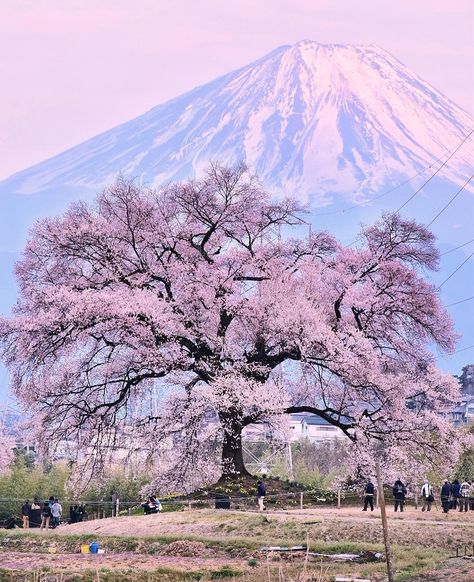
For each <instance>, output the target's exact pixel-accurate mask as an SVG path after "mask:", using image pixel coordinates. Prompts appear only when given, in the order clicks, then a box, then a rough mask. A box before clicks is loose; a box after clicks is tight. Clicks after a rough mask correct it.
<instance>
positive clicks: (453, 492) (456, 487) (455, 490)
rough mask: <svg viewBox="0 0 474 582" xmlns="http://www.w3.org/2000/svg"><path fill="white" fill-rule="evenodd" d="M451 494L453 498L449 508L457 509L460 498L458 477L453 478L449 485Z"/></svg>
mask: <svg viewBox="0 0 474 582" xmlns="http://www.w3.org/2000/svg"><path fill="white" fill-rule="evenodd" d="M451 495H452V498H453V499H452V503H451V506H450V508H451V509H457V508H458V505H459V504H460V499H461V483H459V481H458V479H454V481H453V484H452V485H451Z"/></svg>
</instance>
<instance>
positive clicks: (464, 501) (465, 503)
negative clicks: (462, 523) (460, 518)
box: [459, 481, 471, 512]
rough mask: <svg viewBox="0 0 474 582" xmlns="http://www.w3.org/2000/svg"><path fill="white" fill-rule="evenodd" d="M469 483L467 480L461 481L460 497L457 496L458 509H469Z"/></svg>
mask: <svg viewBox="0 0 474 582" xmlns="http://www.w3.org/2000/svg"><path fill="white" fill-rule="evenodd" d="M470 491H471V485H470V483H469V482H468V481H464V482H463V483H461V489H460V495H461V496H460V497H459V511H461V512H462V511H468V509H469V495H470Z"/></svg>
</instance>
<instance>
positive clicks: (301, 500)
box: [300, 491, 303, 509]
mask: <svg viewBox="0 0 474 582" xmlns="http://www.w3.org/2000/svg"><path fill="white" fill-rule="evenodd" d="M300 509H303V491H300Z"/></svg>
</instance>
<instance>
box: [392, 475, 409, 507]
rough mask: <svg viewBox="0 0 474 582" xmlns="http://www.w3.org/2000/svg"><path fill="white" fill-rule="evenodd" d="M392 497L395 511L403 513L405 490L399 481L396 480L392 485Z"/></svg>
mask: <svg viewBox="0 0 474 582" xmlns="http://www.w3.org/2000/svg"><path fill="white" fill-rule="evenodd" d="M392 492H393V497H394V502H395V511H398V508H400V511H403V506H404V505H405V496H406V494H407V488H406V487H405V485H404V484H403V482H402V480H401V479H397V480H396V481H395V483H394V484H393V489H392Z"/></svg>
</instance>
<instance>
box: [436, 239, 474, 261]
mask: <svg viewBox="0 0 474 582" xmlns="http://www.w3.org/2000/svg"><path fill="white" fill-rule="evenodd" d="M472 242H474V238H471V240H468V241H467V242H465V243H463V244H462V245H459V246H458V247H455V248H454V249H450V250H449V251H445V252H444V253H441V254H440V255H439V256H440V257H444V255H449V253H453V252H454V251H457V250H458V249H462V248H463V247H465V246H466V245H469V244H471V243H472Z"/></svg>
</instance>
